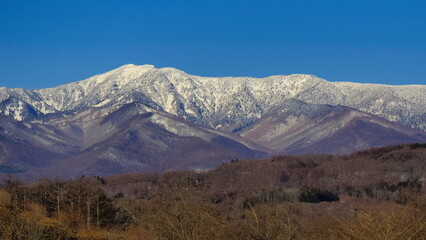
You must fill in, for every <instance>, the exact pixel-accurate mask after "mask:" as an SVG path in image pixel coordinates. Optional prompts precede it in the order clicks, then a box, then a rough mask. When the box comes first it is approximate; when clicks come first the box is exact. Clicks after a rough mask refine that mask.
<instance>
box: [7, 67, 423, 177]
mask: <svg viewBox="0 0 426 240" xmlns="http://www.w3.org/2000/svg"><path fill="white" fill-rule="evenodd" d="M425 93H426V86H425V85H406V86H391V85H378V84H359V83H349V82H329V81H326V80H324V79H321V78H318V77H315V76H312V75H303V74H294V75H288V76H271V77H267V78H251V77H223V78H215V77H199V76H194V75H190V74H187V73H185V72H183V71H180V70H177V69H174V68H155V67H154V66H152V65H142V66H136V65H132V64H129V65H124V66H122V67H120V68H117V69H115V70H112V71H109V72H107V73H104V74H100V75H96V76H93V77H91V78H88V79H86V80H83V81H79V82H74V83H70V84H66V85H61V86H58V87H54V88H48V89H40V90H26V89H19V88H6V87H2V88H0V153H1V155H0V172H3V173H17V174H19V175H21V176H23V177H25V178H28V179H34V178H39V177H45V176H49V177H55V176H61V177H63V178H71V177H78V176H81V175H112V174H117V173H127V172H135V171H149V172H158V171H168V170H182V169H193V170H206V169H211V168H213V167H215V166H218V165H220V164H222V163H225V162H229V161H231V160H235V159H241V158H259V157H265V156H267V155H276V154H288V155H299V154H314V153H327V154H349V153H351V152H354V151H357V150H361V149H367V148H371V147H377V146H383V145H390V144H400V143H409V142H426V133H425V131H426V94H425Z"/></svg>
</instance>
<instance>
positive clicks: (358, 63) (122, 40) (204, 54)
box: [0, 0, 426, 88]
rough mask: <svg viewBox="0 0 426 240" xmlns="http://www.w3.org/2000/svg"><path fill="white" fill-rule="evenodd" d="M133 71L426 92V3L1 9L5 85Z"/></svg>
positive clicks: (358, 0) (155, 3) (73, 4)
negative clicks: (292, 77) (124, 68)
mask: <svg viewBox="0 0 426 240" xmlns="http://www.w3.org/2000/svg"><path fill="white" fill-rule="evenodd" d="M128 63H133V64H137V65H140V64H153V65H155V66H157V67H175V68H178V69H181V70H183V71H186V72H188V73H190V74H195V75H201V76H254V77H265V76H269V75H276V74H292V73H306V74H313V75H317V76H319V77H322V78H325V79H327V80H330V81H352V82H371V83H385V84H426V1H424V0H423V1H415V0H412V1H403V0H401V1H393V0H385V1H374V0H368V1H362V0H352V1H349V0H336V1H327V0H317V1H303V0H297V1H296V0H294V1H268V0H261V1H250V0H244V1H238V0H235V1H232V0H226V1H222V0H214V1H202V0H198V1H190V0H187V1H173V0H169V1H165V0H152V1H131V0H127V1H124V0H121V1H119V0H117V1H108V0H103V1H95V0H82V1H79V0H73V1H61V0H54V1H51V0H42V1H25V0H20V1H12V0H10V1H6V0H5V1H1V2H0V73H1V75H0V85H1V86H7V87H23V88H44V87H53V86H56V85H60V84H64V83H69V82H73V81H78V80H82V79H85V78H87V77H90V76H92V75H95V74H98V73H102V72H105V71H108V70H111V69H114V68H117V67H119V66H121V65H124V64H128Z"/></svg>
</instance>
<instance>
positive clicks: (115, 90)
mask: <svg viewBox="0 0 426 240" xmlns="http://www.w3.org/2000/svg"><path fill="white" fill-rule="evenodd" d="M288 99H298V100H301V101H304V102H306V103H312V104H329V105H343V106H348V107H352V108H355V109H358V110H360V111H364V112H367V113H371V114H374V115H377V116H381V117H383V118H386V119H388V120H390V121H395V122H400V123H402V124H404V125H406V126H410V127H413V128H417V129H421V130H426V86H425V85H407V86H391V85H378V84H359V83H348V82H328V81H326V80H324V79H321V78H318V77H315V76H312V75H302V74H294V75H289V76H271V77H267V78H250V77H224V78H213V77H199V76H193V75H189V74H187V73H185V72H182V71H180V70H177V69H174V68H160V69H157V68H155V67H154V66H152V65H142V66H136V65H132V64H129V65H124V66H122V67H120V68H117V69H115V70H112V71H109V72H107V73H104V74H100V75H96V76H94V77H91V78H88V79H86V80H83V81H80V82H74V83H70V84H66V85H62V86H58V87H55V88H48V89H41V90H24V89H10V88H0V112H1V113H2V114H4V115H9V116H13V117H14V118H15V119H17V120H19V121H21V120H24V119H29V120H32V119H33V118H34V116H33V115H34V114H35V115H39V114H40V113H41V114H51V113H58V112H76V111H81V110H83V109H86V108H90V107H103V106H112V105H117V104H126V103H130V102H141V103H144V104H146V105H149V106H152V107H154V108H158V109H162V110H164V111H166V112H168V113H170V114H173V115H175V116H178V117H182V118H184V119H187V120H190V121H192V122H194V123H198V124H202V125H203V126H208V127H212V128H219V129H225V130H227V131H237V130H238V129H242V128H244V127H245V126H246V125H248V124H250V123H253V122H255V121H256V120H258V119H260V118H261V117H262V116H263V115H264V114H267V113H268V112H269V111H271V110H272V109H275V108H276V107H277V106H280V105H282V104H283V103H284V102H285V101H286V100H288ZM11 102H12V103H13V104H11ZM32 114H33V115H32Z"/></svg>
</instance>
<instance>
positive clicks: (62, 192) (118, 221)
mask: <svg viewBox="0 0 426 240" xmlns="http://www.w3.org/2000/svg"><path fill="white" fill-rule="evenodd" d="M425 181H426V144H411V145H396V146H389V147H383V148H375V149H370V150H367V151H362V152H357V153H354V154H352V155H347V156H346V155H345V156H332V155H306V156H300V157H294V156H292V157H288V156H276V157H271V158H268V159H263V160H241V161H240V160H237V159H235V160H233V161H232V162H231V163H228V164H223V165H222V166H220V167H218V168H216V169H214V170H211V171H208V172H168V173H164V174H147V173H144V174H142V173H141V174H131V175H116V176H112V177H108V178H102V177H85V176H81V177H80V178H78V179H75V180H68V181H61V180H60V179H43V180H39V181H37V182H31V183H24V182H21V181H20V180H19V179H17V178H16V177H14V176H13V175H10V176H7V177H5V178H4V179H3V182H2V185H1V187H2V188H1V190H0V238H1V239H87V240H88V239H99V240H100V239H105V240H109V239H146V240H151V239H169V240H172V239H173V240H180V239H182V240H186V239H193V240H195V239H200V240H201V239H203V240H204V239H219V240H220V239H224V240H225V239H241V240H242V239H248V240H250V239H253V240H259V239H264V240H269V239H270V240H273V239H276V240H280V239H395V240H396V239H425V238H426V197H425V195H426V188H425Z"/></svg>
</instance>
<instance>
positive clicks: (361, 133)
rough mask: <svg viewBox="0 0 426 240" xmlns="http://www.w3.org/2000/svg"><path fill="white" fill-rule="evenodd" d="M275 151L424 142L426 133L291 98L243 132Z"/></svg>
mask: <svg viewBox="0 0 426 240" xmlns="http://www.w3.org/2000/svg"><path fill="white" fill-rule="evenodd" d="M240 135H241V136H242V137H244V138H247V139H250V140H252V141H254V142H257V143H259V144H261V145H264V146H268V147H270V148H271V149H273V150H274V151H275V154H283V153H284V154H306V153H328V154H330V153H333V154H348V153H351V152H353V151H357V150H361V149H367V148H372V147H378V146H383V145H391V144H400V143H410V142H424V141H426V134H421V133H419V132H418V131H415V130H414V129H411V128H409V127H405V126H403V125H401V124H398V123H395V122H391V121H388V120H386V119H383V118H381V117H377V116H375V115H372V114H368V113H365V112H361V111H359V110H356V109H353V108H350V107H344V106H331V105H320V104H309V103H305V102H302V101H300V100H288V101H286V102H285V103H284V104H283V105H281V106H280V107H277V108H276V109H274V111H271V113H268V114H265V115H264V116H263V117H262V118H261V119H260V120H259V121H257V122H256V123H254V124H252V125H251V126H249V127H247V128H246V129H244V130H242V131H241V132H240Z"/></svg>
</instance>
